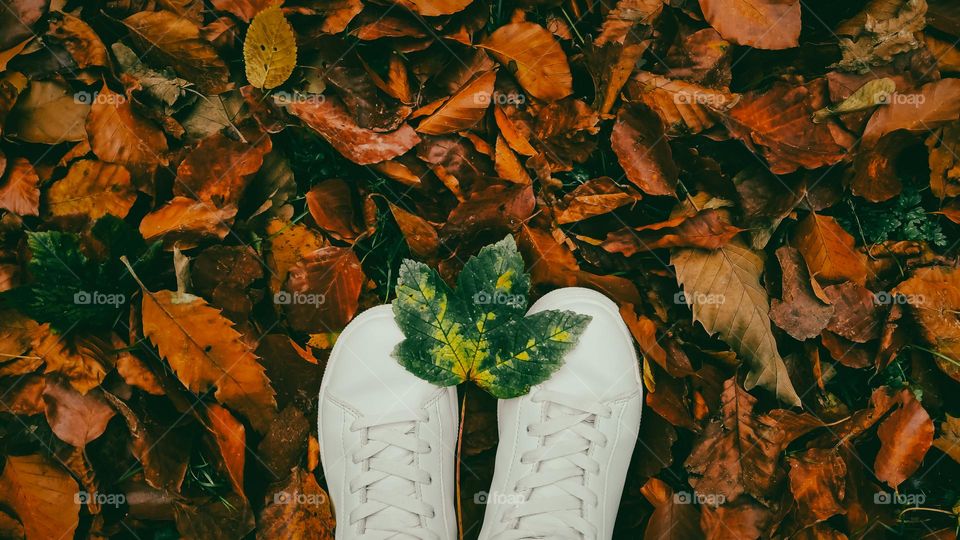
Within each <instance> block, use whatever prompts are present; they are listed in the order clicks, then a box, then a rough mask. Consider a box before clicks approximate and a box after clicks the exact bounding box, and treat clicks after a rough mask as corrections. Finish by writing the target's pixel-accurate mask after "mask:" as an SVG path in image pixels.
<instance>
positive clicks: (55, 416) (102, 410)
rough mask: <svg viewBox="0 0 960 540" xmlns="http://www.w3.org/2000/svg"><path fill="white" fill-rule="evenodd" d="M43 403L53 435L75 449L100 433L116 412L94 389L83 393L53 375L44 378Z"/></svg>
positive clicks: (94, 438) (81, 446) (101, 433)
mask: <svg viewBox="0 0 960 540" xmlns="http://www.w3.org/2000/svg"><path fill="white" fill-rule="evenodd" d="M43 402H44V403H45V404H46V408H45V409H44V414H46V417H47V423H49V424H50V428H51V429H52V430H53V432H54V434H56V436H57V437H59V438H60V440H61V441H63V442H65V443H67V444H72V445H73V446H76V447H78V448H83V447H85V446H86V445H87V444H88V443H90V442H91V441H93V440H96V439H97V438H98V437H100V436H101V435H103V432H104V431H105V430H106V429H107V422H109V421H110V419H111V418H113V415H114V414H116V413H114V411H113V409H112V408H110V405H109V404H108V403H107V401H106V400H105V399H103V397H101V395H100V393H98V392H97V391H96V390H94V391H91V392H87V393H86V394H85V395H84V394H81V393H79V392H77V391H76V390H74V389H73V387H71V386H70V385H69V384H65V383H63V382H62V381H60V380H59V379H57V378H56V377H47V380H46V387H45V388H44V390H43Z"/></svg>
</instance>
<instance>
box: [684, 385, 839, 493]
mask: <svg viewBox="0 0 960 540" xmlns="http://www.w3.org/2000/svg"><path fill="white" fill-rule="evenodd" d="M756 403H757V400H756V398H754V397H753V396H751V395H750V394H748V393H747V392H746V391H745V390H743V389H741V388H740V386H739V385H738V384H737V382H736V380H735V379H729V380H727V381H726V382H725V383H724V389H723V403H722V416H721V419H720V420H714V421H712V422H710V423H709V424H707V427H706V429H704V431H703V433H701V434H700V436H699V437H698V439H697V441H696V442H695V443H694V447H693V450H692V451H691V453H690V456H689V457H688V458H687V461H686V463H685V464H684V465H685V467H686V469H687V471H689V472H690V474H691V478H690V485H691V486H693V488H694V489H696V490H697V492H698V493H704V494H717V495H722V496H723V497H725V500H728V501H732V500H734V499H736V498H737V497H738V496H740V495H741V494H742V493H747V494H749V495H750V496H752V497H754V498H757V499H760V500H763V499H765V498H766V497H768V496H770V495H771V491H772V489H773V487H774V485H775V484H776V483H777V482H778V481H779V480H780V478H782V473H781V472H780V470H779V469H778V468H777V463H778V462H779V456H780V453H781V452H782V451H783V450H784V449H786V447H787V445H789V444H790V443H791V442H792V441H793V440H794V439H796V438H797V437H799V436H801V435H803V434H804V433H807V432H809V431H810V430H812V429H814V428H816V427H818V426H819V425H820V424H819V422H818V421H816V420H815V419H813V418H812V417H810V416H808V415H796V414H794V413H791V412H790V411H786V410H781V409H778V410H776V411H772V413H776V414H772V413H768V414H756V413H755V412H754V411H753V409H754V406H755V405H756Z"/></svg>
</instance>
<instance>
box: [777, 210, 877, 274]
mask: <svg viewBox="0 0 960 540" xmlns="http://www.w3.org/2000/svg"><path fill="white" fill-rule="evenodd" d="M793 238H794V242H795V243H796V246H797V249H799V250H800V253H801V254H802V255H803V258H804V260H805V261H807V267H808V268H809V269H810V273H811V274H812V276H813V278H814V279H817V280H818V281H819V280H824V281H827V282H839V281H846V280H850V281H853V282H855V283H859V284H860V285H863V283H864V282H865V281H866V280H867V262H866V261H867V256H866V255H865V254H864V253H862V252H860V251H859V250H857V249H856V247H855V245H854V244H855V242H854V239H853V236H851V235H850V233H848V232H847V231H845V230H844V229H843V227H841V226H840V224H838V223H837V221H836V220H835V219H833V218H832V217H828V216H820V215H818V214H817V213H815V212H811V213H810V215H808V216H807V218H806V219H804V220H803V221H801V222H800V224H799V225H798V226H797V229H796V230H795V231H794V237H793Z"/></svg>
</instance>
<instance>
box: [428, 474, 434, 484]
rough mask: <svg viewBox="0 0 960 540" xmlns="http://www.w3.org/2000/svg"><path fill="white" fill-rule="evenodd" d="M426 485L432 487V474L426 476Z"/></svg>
mask: <svg viewBox="0 0 960 540" xmlns="http://www.w3.org/2000/svg"><path fill="white" fill-rule="evenodd" d="M427 485H428V486H432V485H433V475H432V474H430V475H427Z"/></svg>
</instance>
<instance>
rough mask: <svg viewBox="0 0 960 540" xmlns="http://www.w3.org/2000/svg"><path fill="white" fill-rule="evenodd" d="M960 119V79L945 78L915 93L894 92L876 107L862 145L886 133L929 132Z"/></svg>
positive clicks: (872, 142) (871, 143)
mask: <svg viewBox="0 0 960 540" xmlns="http://www.w3.org/2000/svg"><path fill="white" fill-rule="evenodd" d="M958 119H960V79H943V80H940V81H936V82H932V83H929V84H925V85H924V86H922V87H921V88H920V89H919V90H918V91H917V92H916V93H913V94H894V95H893V96H891V98H890V104H889V105H886V106H884V107H880V108H878V109H877V112H875V113H874V114H873V116H872V117H870V121H869V122H868V123H867V127H866V128H864V130H863V144H864V145H866V146H870V145H873V144H875V143H876V142H877V141H878V140H879V139H880V138H881V137H883V136H884V135H886V134H887V133H892V132H894V131H897V130H901V129H905V130H908V131H929V130H930V129H932V128H935V127H939V126H940V125H942V124H944V123H946V122H951V121H954V120H958Z"/></svg>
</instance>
